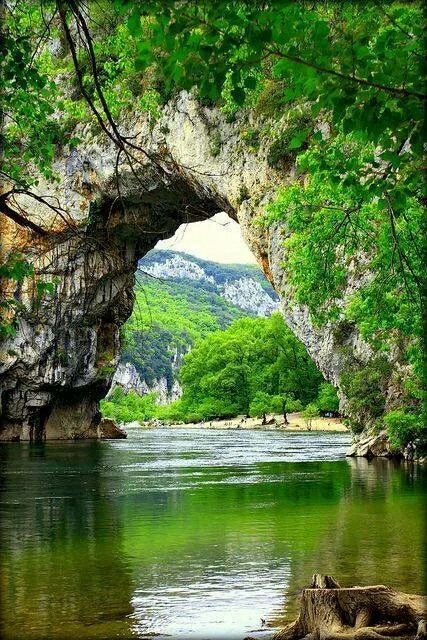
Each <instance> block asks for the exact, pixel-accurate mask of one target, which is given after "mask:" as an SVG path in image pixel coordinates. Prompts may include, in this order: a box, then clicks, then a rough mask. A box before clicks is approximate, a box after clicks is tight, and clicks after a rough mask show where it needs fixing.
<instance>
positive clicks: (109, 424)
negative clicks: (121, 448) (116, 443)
mask: <svg viewBox="0 0 427 640" xmlns="http://www.w3.org/2000/svg"><path fill="white" fill-rule="evenodd" d="M99 431H100V434H101V438H102V439H103V440H118V439H122V438H127V433H126V431H124V430H123V429H122V428H121V427H119V426H118V425H117V424H116V423H115V422H114V420H111V418H102V420H101V422H100V425H99Z"/></svg>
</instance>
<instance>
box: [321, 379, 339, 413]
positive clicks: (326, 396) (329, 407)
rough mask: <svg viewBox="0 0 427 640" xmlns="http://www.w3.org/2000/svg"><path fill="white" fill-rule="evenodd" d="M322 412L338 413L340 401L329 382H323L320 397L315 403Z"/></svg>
mask: <svg viewBox="0 0 427 640" xmlns="http://www.w3.org/2000/svg"><path fill="white" fill-rule="evenodd" d="M315 404H316V406H317V408H318V409H319V410H320V411H338V409H339V399H338V395H337V392H336V390H335V388H334V387H333V386H332V385H331V384H330V383H329V382H323V383H322V384H321V385H320V387H319V395H318V396H317V398H316V402H315Z"/></svg>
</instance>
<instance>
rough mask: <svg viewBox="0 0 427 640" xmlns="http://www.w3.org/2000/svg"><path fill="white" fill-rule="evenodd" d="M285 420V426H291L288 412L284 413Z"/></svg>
mask: <svg viewBox="0 0 427 640" xmlns="http://www.w3.org/2000/svg"><path fill="white" fill-rule="evenodd" d="M283 418H284V420H285V424H289V420H288V413H287V411H284V412H283Z"/></svg>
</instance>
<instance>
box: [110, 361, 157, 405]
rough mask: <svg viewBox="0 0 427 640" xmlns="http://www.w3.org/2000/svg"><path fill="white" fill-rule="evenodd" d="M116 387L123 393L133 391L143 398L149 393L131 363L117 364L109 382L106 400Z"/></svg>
mask: <svg viewBox="0 0 427 640" xmlns="http://www.w3.org/2000/svg"><path fill="white" fill-rule="evenodd" d="M117 387H120V388H121V389H123V391H124V392H125V393H129V391H134V392H135V393H137V394H138V395H140V396H143V395H145V394H146V393H149V391H150V390H149V387H148V386H147V383H146V382H145V380H142V379H141V376H140V375H139V373H138V371H137V370H136V369H135V366H134V365H133V364H132V363H131V362H120V363H119V365H118V367H117V369H116V371H115V373H114V376H113V379H112V381H111V387H110V389H109V391H108V393H107V395H106V396H105V397H106V399H107V400H108V398H110V397H111V395H112V394H113V392H114V390H115V389H117Z"/></svg>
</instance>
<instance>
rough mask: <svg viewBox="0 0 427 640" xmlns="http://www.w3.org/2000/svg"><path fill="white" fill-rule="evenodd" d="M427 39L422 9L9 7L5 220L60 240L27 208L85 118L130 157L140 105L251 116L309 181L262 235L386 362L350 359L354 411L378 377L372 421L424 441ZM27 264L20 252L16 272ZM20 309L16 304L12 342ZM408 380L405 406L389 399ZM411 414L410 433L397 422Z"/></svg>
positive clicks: (250, 128) (256, 140)
mask: <svg viewBox="0 0 427 640" xmlns="http://www.w3.org/2000/svg"><path fill="white" fill-rule="evenodd" d="M423 28H424V21H423V13H422V6H421V3H419V2H411V3H401V2H391V3H388V4H387V6H383V5H382V4H381V3H378V2H374V1H372V2H363V3H359V2H343V3H336V2H317V3H316V2H315V3H307V2H304V1H303V0H302V1H301V2H287V1H285V0H272V2H270V3H268V4H265V3H258V2H245V1H241V2H234V3H230V2H228V1H226V0H218V2H210V1H209V0H205V1H201V2H200V1H199V0H198V1H197V2H196V1H193V0H189V1H187V2H184V3H181V2H176V1H175V0H149V1H147V2H145V3H144V4H143V5H141V4H140V3H136V2H134V1H133V0H113V2H96V3H95V2H94V3H88V5H87V6H86V5H83V4H81V3H79V2H77V1H74V0H70V1H67V2H53V1H52V2H50V1H44V2H40V1H37V0H27V1H26V2H19V3H15V4H14V5H13V7H12V6H11V7H9V6H8V7H7V10H6V11H5V21H4V24H3V27H2V30H3V33H2V35H3V37H2V44H1V71H2V76H3V78H4V87H3V91H2V94H1V96H0V100H1V105H0V106H1V108H0V112H1V119H2V120H4V122H5V126H4V127H3V133H2V141H1V146H2V156H3V157H4V161H3V162H2V177H3V178H4V181H5V185H6V186H5V188H3V189H2V194H1V196H0V211H1V213H2V214H3V215H4V216H5V217H6V218H7V219H9V220H13V221H14V222H15V223H17V224H18V225H21V226H22V227H24V228H26V229H29V230H31V231H32V232H34V233H36V234H39V235H41V236H43V235H45V234H46V229H45V228H44V227H43V224H42V222H40V224H39V223H36V222H34V221H32V220H30V219H29V217H28V216H27V215H26V213H25V211H23V210H22V209H21V208H20V207H19V204H17V202H16V196H19V195H22V194H26V195H27V196H28V197H30V198H35V199H37V198H38V199H39V200H40V196H39V195H36V193H35V191H34V187H35V186H36V184H37V172H38V173H39V174H40V175H42V176H43V177H44V178H46V179H52V180H53V179H55V175H54V172H53V169H52V159H53V157H54V154H55V150H56V148H57V146H58V145H62V146H64V145H68V148H70V149H72V148H73V147H74V146H75V145H76V143H77V142H78V141H77V140H76V138H75V137H74V135H73V129H74V126H75V124H76V123H77V122H82V121H84V120H86V121H87V122H88V123H90V125H91V126H93V127H97V128H98V129H99V130H100V131H102V132H103V133H104V134H105V135H106V136H108V137H109V138H110V140H111V141H112V142H113V143H114V144H115V145H116V147H117V149H118V153H120V154H123V155H124V156H126V157H127V158H128V159H129V158H131V157H132V153H133V151H134V149H135V148H136V147H137V143H135V141H134V140H133V139H132V138H127V137H126V136H124V134H122V133H121V132H120V131H121V129H120V127H118V126H117V122H118V121H119V119H123V118H125V116H126V113H127V112H128V113H129V112H130V111H131V110H133V109H135V105H136V106H137V108H140V109H143V110H145V111H146V112H147V113H148V115H149V118H150V119H151V120H152V121H154V120H155V119H156V118H157V116H158V113H159V108H160V107H161V105H162V103H164V102H165V101H166V100H168V99H169V98H170V97H171V96H173V95H174V94H175V93H176V92H177V91H178V90H180V89H182V88H184V89H191V90H193V91H195V92H196V93H197V95H198V96H199V98H200V101H202V102H203V101H204V102H208V103H215V104H217V105H218V106H219V107H220V108H221V109H222V110H223V112H224V113H225V114H226V115H227V117H228V118H230V119H232V118H233V117H235V115H236V113H238V112H241V110H243V113H244V114H248V113H249V112H251V113H252V114H253V116H254V117H255V120H253V119H249V118H248V119H247V123H245V125H244V126H243V128H242V143H244V144H247V145H248V148H250V149H252V150H253V151H254V152H256V151H257V149H258V148H259V146H260V141H262V140H264V141H265V140H267V141H269V149H268V153H267V161H268V163H269V164H270V166H271V167H275V168H277V169H279V170H280V169H281V168H282V169H285V168H286V167H289V166H290V165H291V164H292V165H294V164H295V165H296V180H295V181H294V183H293V184H289V185H287V186H284V187H281V188H279V189H278V193H277V198H276V200H275V201H274V202H273V203H271V205H270V206H269V207H268V208H267V210H266V212H265V215H264V216H263V217H262V219H260V220H259V224H260V225H264V226H267V227H268V226H269V225H270V224H272V223H276V222H280V223H282V224H283V226H284V228H285V229H286V238H285V240H284V242H285V247H286V251H285V265H284V266H285V270H286V274H287V278H288V283H289V286H290V287H291V289H292V292H293V295H294V296H295V300H296V301H298V302H299V303H302V304H306V305H307V306H308V307H309V309H310V311H311V314H312V317H313V319H314V320H315V322H317V323H318V324H322V323H325V322H327V321H329V320H331V321H333V322H334V323H336V324H337V325H338V326H340V325H345V324H346V323H348V324H353V325H355V326H357V327H358V329H359V331H360V334H361V335H362V337H363V338H365V340H367V341H368V342H369V343H370V344H371V346H372V349H373V353H374V354H375V356H374V357H373V358H372V360H371V362H369V363H368V364H366V363H361V362H359V361H358V360H357V359H356V358H355V357H354V354H353V353H352V352H351V350H350V349H349V352H348V371H347V373H346V375H345V377H344V379H343V381H342V387H343V389H344V390H347V393H348V394H350V402H349V408H350V411H353V412H354V414H355V415H356V412H357V407H358V406H359V404H360V403H362V404H363V385H364V380H366V379H367V378H368V377H369V378H370V379H372V380H374V381H375V384H374V387H375V389H376V390H378V393H379V395H382V397H381V398H379V399H378V403H377V402H376V401H375V402H374V401H373V402H372V403H371V405H369V406H368V405H367V404H366V403H365V406H364V412H365V414H364V419H363V424H377V425H378V426H381V425H382V424H384V423H385V424H388V425H389V426H390V429H391V432H392V433H393V434H394V435H393V438H395V440H396V441H398V442H399V444H401V445H405V444H406V442H407V441H408V440H410V439H411V438H413V434H414V429H415V432H416V433H418V432H419V431H420V430H421V414H420V405H421V399H422V395H423V388H422V384H421V377H422V376H421V372H422V367H423V358H422V355H421V354H422V352H423V349H422V325H423V322H422V318H423V313H422V307H423V299H424V294H425V286H426V282H425V273H424V270H423V260H424V258H425V253H424V247H423V242H422V239H423V237H424V232H425V224H424V222H423V205H424V203H425V194H424V185H423V178H422V169H423V165H422V162H423V160H422V151H423V148H422V145H423V131H422V122H423V115H424V108H425V100H426V94H425V83H424V80H425V68H424V50H423V46H424V33H423ZM59 79H60V81H59ZM239 110H240V111H239ZM217 152H218V140H217V139H215V137H213V140H212V154H213V155H214V154H215V153H217ZM42 200H44V203H45V206H47V207H48V208H50V209H52V208H53V209H54V210H55V211H56V213H57V215H58V216H63V215H64V212H63V211H62V210H61V209H60V208H59V207H57V206H56V203H54V202H51V201H49V200H47V199H46V197H44V196H43V197H42ZM3 249H4V250H5V251H6V252H7V247H4V248H3ZM22 260H23V267H22V269H21V272H22V273H24V272H25V270H26V264H25V258H22ZM9 263H10V259H9V258H8V257H7V256H6V258H5V265H6V266H5V267H4V268H3V272H2V273H3V276H4V277H6V278H8V273H9V272H10V269H9V267H8V266H7V265H8V264H9ZM12 277H13V276H12ZM41 293H43V292H41ZM344 300H346V301H347V302H346V304H345V305H344V304H343V301H344ZM13 306H14V303H13V296H11V297H10V298H8V299H7V301H6V311H7V314H6V321H5V322H4V323H3V327H6V328H4V329H3V332H4V333H8V331H9V329H8V328H7V327H8V325H10V316H9V315H8V314H9V313H10V311H13ZM344 348H345V347H344ZM384 362H386V364H384ZM387 363H388V364H387ZM393 386H394V387H395V388H396V389H397V392H396V393H395V394H393V399H392V403H391V405H392V406H390V402H388V399H387V398H385V396H384V392H383V389H385V388H391V387H393ZM351 394H353V395H351ZM352 406H353V409H352V408H351V407H352ZM389 411H392V412H393V413H392V414H391V415H388V416H387V415H386V416H385V418H384V417H383V415H384V412H386V413H387V412H389ZM396 412H397V413H396ZM399 412H400V413H399ZM358 415H360V414H358ZM396 416H401V417H402V422H401V425H402V428H399V429H396V428H393V427H392V426H391V425H393V424H395V422H396ZM404 425H407V428H405V427H404ZM414 425H415V426H414Z"/></svg>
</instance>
